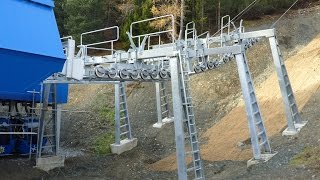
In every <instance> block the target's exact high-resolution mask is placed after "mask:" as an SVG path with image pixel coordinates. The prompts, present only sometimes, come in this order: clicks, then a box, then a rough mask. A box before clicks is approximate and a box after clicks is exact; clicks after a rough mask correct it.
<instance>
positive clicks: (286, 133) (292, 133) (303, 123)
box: [282, 121, 307, 136]
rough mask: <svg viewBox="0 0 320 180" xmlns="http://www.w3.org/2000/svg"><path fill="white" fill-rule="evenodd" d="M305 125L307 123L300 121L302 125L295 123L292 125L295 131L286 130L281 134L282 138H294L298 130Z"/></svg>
mask: <svg viewBox="0 0 320 180" xmlns="http://www.w3.org/2000/svg"><path fill="white" fill-rule="evenodd" d="M306 124H307V121H302V123H296V124H294V127H295V130H289V129H288V128H286V129H285V130H284V131H283V132H282V136H294V135H296V134H298V133H299V132H300V130H301V129H302V128H303V127H304V126H305V125H306Z"/></svg>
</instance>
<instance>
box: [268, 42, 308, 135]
mask: <svg viewBox="0 0 320 180" xmlns="http://www.w3.org/2000/svg"><path fill="white" fill-rule="evenodd" d="M269 42H270V47H271V51H272V56H273V61H274V65H275V68H276V71H277V76H278V80H279V85H280V90H281V94H282V99H283V103H284V108H285V114H286V118H287V123H288V128H287V129H286V130H285V131H284V132H283V135H295V134H297V133H298V132H299V131H300V129H301V128H302V127H303V126H304V125H305V124H306V122H305V121H302V119H301V116H300V113H299V112H298V107H297V104H296V100H295V97H294V94H293V90H292V87H291V83H290V80H289V76H288V73H287V70H286V67H285V64H284V59H283V57H282V54H281V52H280V48H279V46H278V42H277V39H276V37H275V36H273V37H270V38H269Z"/></svg>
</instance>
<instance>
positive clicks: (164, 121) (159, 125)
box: [152, 117, 173, 128]
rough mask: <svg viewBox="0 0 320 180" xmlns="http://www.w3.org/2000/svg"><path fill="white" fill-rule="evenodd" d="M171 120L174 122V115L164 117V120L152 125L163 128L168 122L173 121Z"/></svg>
mask: <svg viewBox="0 0 320 180" xmlns="http://www.w3.org/2000/svg"><path fill="white" fill-rule="evenodd" d="M171 122H173V117H171V118H164V119H162V122H161V123H159V122H157V123H155V124H153V125H152V127H154V128H161V127H162V126H163V125H165V124H168V123H171Z"/></svg>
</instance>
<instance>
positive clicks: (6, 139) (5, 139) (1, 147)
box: [0, 118, 16, 156]
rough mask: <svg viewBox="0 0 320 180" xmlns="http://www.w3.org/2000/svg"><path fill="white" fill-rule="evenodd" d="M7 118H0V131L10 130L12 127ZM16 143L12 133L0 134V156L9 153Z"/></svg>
mask: <svg viewBox="0 0 320 180" xmlns="http://www.w3.org/2000/svg"><path fill="white" fill-rule="evenodd" d="M10 124H11V122H10V120H9V119H4V118H0V131H1V132H11V131H12V127H11V126H10ZM15 145H16V139H14V138H13V136H12V134H8V135H0V156H6V155H11V154H12V152H13V150H14V148H15Z"/></svg>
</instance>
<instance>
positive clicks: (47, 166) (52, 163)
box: [35, 156, 65, 172]
mask: <svg viewBox="0 0 320 180" xmlns="http://www.w3.org/2000/svg"><path fill="white" fill-rule="evenodd" d="M64 160H65V157H64V156H51V157H42V158H37V159H36V166H35V168H38V169H41V170H43V171H47V172H48V171H50V170H52V169H55V168H58V167H64Z"/></svg>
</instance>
